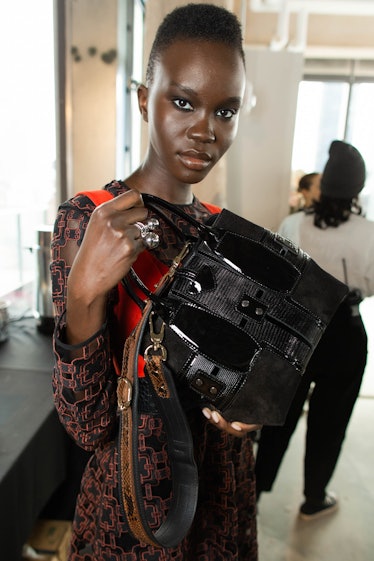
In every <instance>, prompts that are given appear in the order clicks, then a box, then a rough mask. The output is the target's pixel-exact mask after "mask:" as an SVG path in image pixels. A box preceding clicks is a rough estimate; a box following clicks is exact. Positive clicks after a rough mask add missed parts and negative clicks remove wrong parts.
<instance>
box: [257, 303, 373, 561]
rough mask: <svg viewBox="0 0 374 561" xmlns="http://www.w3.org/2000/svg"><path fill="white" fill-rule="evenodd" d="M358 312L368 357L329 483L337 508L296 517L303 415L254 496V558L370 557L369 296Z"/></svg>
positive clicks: (347, 560) (358, 560)
mask: <svg viewBox="0 0 374 561" xmlns="http://www.w3.org/2000/svg"><path fill="white" fill-rule="evenodd" d="M361 312H362V314H363V317H364V321H365V324H366V328H367V331H368V334H369V340H370V346H369V360H368V366H367V369H366V372H365V377H364V383H363V386H362V390H361V396H360V398H359V399H358V401H357V403H356V406H355V409H354V412H353V416H352V418H351V422H350V425H349V428H348V433H347V436H346V439H345V443H344V448H343V452H342V455H341V457H340V461H339V464H338V466H337V468H336V471H335V474H334V476H333V479H332V481H331V485H330V489H331V490H334V491H335V492H336V493H337V494H338V496H339V499H340V508H339V510H338V511H337V512H335V513H331V514H330V515H329V516H325V517H322V518H320V519H319V520H314V521H308V522H305V521H301V520H299V519H298V516H297V513H298V508H299V506H300V503H301V501H302V483H303V481H302V461H303V454H304V437H305V418H304V417H303V418H302V419H301V420H300V422H299V425H298V427H297V430H296V432H295V434H294V436H293V439H292V441H291V445H290V447H289V449H288V451H287V454H286V456H285V458H284V461H283V464H282V467H281V470H280V472H279V474H278V478H277V481H276V484H275V486H274V489H273V491H272V492H271V493H263V494H262V496H261V500H260V502H259V515H258V539H259V561H371V560H372V559H374V525H373V522H374V435H373V427H374V298H370V299H368V300H366V301H365V302H364V306H362V309H361Z"/></svg>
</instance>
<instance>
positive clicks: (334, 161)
mask: <svg viewBox="0 0 374 561" xmlns="http://www.w3.org/2000/svg"><path fill="white" fill-rule="evenodd" d="M329 156H330V157H329V159H328V160H327V163H326V165H325V169H324V170H323V174H322V178H321V193H322V194H323V195H326V196H327V197H331V198H334V199H353V198H354V197H357V195H358V194H359V192H360V191H361V189H362V188H363V186H364V185H365V179H366V171H365V162H364V160H363V158H362V156H361V154H360V152H359V151H358V150H357V148H355V147H354V146H352V145H351V144H347V143H346V142H342V141H341V140H333V142H332V143H331V145H330V149H329Z"/></svg>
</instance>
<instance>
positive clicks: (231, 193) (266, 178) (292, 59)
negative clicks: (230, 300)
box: [226, 47, 303, 230]
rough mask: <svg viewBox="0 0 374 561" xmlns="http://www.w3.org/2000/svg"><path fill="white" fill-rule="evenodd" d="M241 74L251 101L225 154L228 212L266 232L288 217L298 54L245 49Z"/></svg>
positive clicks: (299, 71)
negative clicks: (252, 96)
mask: <svg viewBox="0 0 374 561" xmlns="http://www.w3.org/2000/svg"><path fill="white" fill-rule="evenodd" d="M246 61H247V76H248V80H249V81H250V82H251V83H252V85H253V92H254V94H255V95H256V98H257V103H256V106H255V107H254V109H252V110H251V111H250V112H249V113H247V114H245V113H242V115H241V124H240V126H239V131H238V136H237V138H236V140H235V142H234V144H233V146H232V147H231V148H230V151H229V153H228V156H227V188H226V200H227V206H228V208H230V210H232V211H234V212H236V213H237V214H241V215H242V216H244V217H245V218H248V219H250V220H252V221H253V222H256V223H257V224H260V225H261V226H265V227H266V228H270V229H273V230H274V229H277V227H278V225H279V222H280V221H281V219H282V218H283V217H284V216H286V215H287V213H288V194H289V189H290V184H291V160H292V144H293V133H294V126H295V116H296V104H297V92H298V85H299V82H300V80H301V79H302V69H303V57H302V54H301V53H295V52H288V51H279V52H275V51H271V50H270V49H267V48H262V47H246Z"/></svg>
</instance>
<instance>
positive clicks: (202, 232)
mask: <svg viewBox="0 0 374 561" xmlns="http://www.w3.org/2000/svg"><path fill="white" fill-rule="evenodd" d="M142 198H143V202H144V204H145V206H146V207H147V208H148V209H150V210H153V212H155V213H156V214H157V215H158V216H160V217H161V218H162V219H163V220H165V222H167V223H168V224H169V226H171V227H172V228H173V229H174V230H175V232H177V234H179V236H180V237H181V239H182V240H183V241H187V240H192V241H197V240H198V239H199V238H202V239H204V240H211V241H214V242H215V241H217V235H216V232H215V229H214V228H213V227H212V226H209V225H208V224H204V222H199V221H198V220H196V219H195V218H193V216H190V215H189V214H187V213H186V212H184V210H182V209H181V208H180V207H179V206H178V205H174V204H172V203H169V202H168V201H165V200H164V199H160V198H159V197H156V196H155V195H149V194H148V193H142ZM160 207H161V208H164V209H166V210H169V211H170V212H172V213H173V214H176V215H177V216H179V217H180V218H182V219H183V220H184V221H185V222H187V223H189V224H191V225H192V226H193V227H194V228H195V229H196V230H197V232H198V236H194V235H192V234H191V235H187V236H186V235H184V234H183V232H182V231H181V229H180V228H178V226H177V225H176V224H175V222H173V220H171V219H170V218H169V217H168V216H167V215H166V214H165V213H163V212H162V211H161V210H160Z"/></svg>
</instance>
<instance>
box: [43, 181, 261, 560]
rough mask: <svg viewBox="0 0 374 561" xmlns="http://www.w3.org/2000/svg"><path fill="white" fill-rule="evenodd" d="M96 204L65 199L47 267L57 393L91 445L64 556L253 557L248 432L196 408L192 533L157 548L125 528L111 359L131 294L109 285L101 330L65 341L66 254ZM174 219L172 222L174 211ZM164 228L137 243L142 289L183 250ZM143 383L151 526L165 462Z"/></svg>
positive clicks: (197, 210) (69, 420) (134, 315)
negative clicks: (152, 241) (144, 245)
mask: <svg viewBox="0 0 374 561" xmlns="http://www.w3.org/2000/svg"><path fill="white" fill-rule="evenodd" d="M105 189H106V190H107V191H109V192H110V193H111V194H112V195H113V196H116V195H118V194H120V193H122V192H124V191H125V190H126V189H127V187H126V185H125V184H123V183H122V182H118V181H113V182H111V183H110V184H108V185H107V186H106V187H105ZM208 206H209V205H208ZM94 208H95V205H94V204H93V202H92V201H91V200H90V199H89V198H88V197H87V196H85V195H82V194H81V195H78V196H76V197H74V198H73V199H71V200H69V201H67V202H66V203H64V204H62V205H61V206H60V208H59V212H58V215H57V219H56V222H55V229H54V236H53V242H52V264H51V273H52V286H53V300H54V303H55V306H56V310H57V320H56V321H57V325H56V331H55V335H54V350H55V368H54V373H53V388H54V399H55V403H56V408H57V411H58V414H59V417H60V420H61V422H62V423H63V425H64V426H65V428H66V430H67V432H68V433H69V434H70V435H71V437H72V438H73V439H74V441H75V442H76V443H77V444H78V445H79V446H81V447H82V448H84V449H85V450H89V451H93V452H94V453H93V455H92V457H91V459H90V460H89V462H88V464H87V467H86V469H85V472H84V475H83V478H82V484H81V490H80V494H79V496H78V500H77V506H76V512H75V518H74V522H73V535H72V542H71V551H70V556H69V561H256V560H257V537H256V503H255V483H254V457H253V449H252V440H251V437H250V435H249V434H247V435H245V436H244V437H243V438H237V437H234V436H232V435H229V434H227V433H225V432H223V431H220V430H218V429H217V428H216V427H214V426H212V425H211V424H210V423H208V422H207V421H206V419H205V418H204V416H203V415H202V413H201V411H200V409H197V408H191V409H190V410H189V411H188V412H187V415H188V419H189V422H190V426H191V432H192V435H193V439H194V445H195V457H196V462H197V465H198V470H199V501H198V507H197V512H196V516H195V519H194V523H193V525H192V528H191V530H190V532H189V534H188V535H187V537H186V538H185V539H184V540H183V541H182V543H181V544H180V545H179V546H178V547H176V548H171V549H162V548H156V547H153V546H150V545H146V544H143V543H139V542H138V541H136V540H135V539H134V538H133V537H132V536H131V534H130V533H129V531H128V525H127V522H126V519H125V518H124V516H123V513H122V510H121V506H120V503H119V495H118V452H117V445H116V435H117V431H118V418H117V405H116V385H117V374H116V368H115V363H116V362H117V363H118V362H119V363H120V361H121V350H122V346H123V342H124V340H125V338H126V336H127V335H128V334H129V333H130V331H131V330H132V328H133V327H134V326H135V324H136V322H137V320H138V318H139V317H140V313H141V312H140V310H139V309H138V307H137V306H136V304H135V303H134V302H133V301H132V300H131V299H130V298H128V297H127V300H126V296H124V294H119V290H118V289H115V290H113V291H112V294H111V295H110V297H109V300H108V313H107V321H106V323H105V325H103V327H102V329H101V330H100V331H99V332H97V333H96V334H95V335H93V336H92V337H91V338H90V339H89V340H88V341H86V342H85V343H83V344H82V345H67V344H66V343H65V342H64V341H65V337H64V311H65V300H66V281H67V277H68V274H69V269H70V267H69V254H71V253H70V252H71V251H72V249H73V248H74V249H75V248H76V245H78V246H79V245H80V243H81V241H82V239H83V236H84V233H85V230H86V227H87V223H88V221H89V219H90V216H91V214H92V212H93V210H94ZM183 210H184V211H185V212H188V213H190V214H191V215H192V216H194V217H195V218H196V219H197V220H201V221H204V220H205V219H206V218H207V217H208V215H209V214H210V213H211V210H212V207H211V206H209V210H208V208H207V207H206V206H205V205H203V204H202V203H200V202H199V201H198V200H197V199H196V198H195V199H194V201H193V203H192V204H191V205H183ZM173 218H175V220H176V221H178V218H177V217H176V216H175V217H173ZM180 226H182V224H180ZM184 227H186V226H184ZM161 228H162V235H161V236H160V238H161V243H160V245H159V247H157V248H156V249H155V250H152V251H144V252H143V253H141V259H139V260H138V261H139V264H138V261H137V264H138V265H139V266H140V268H141V274H142V275H143V276H142V279H143V281H145V283H146V284H147V285H148V286H149V287H152V284H154V282H155V280H156V281H157V280H158V278H160V276H161V275H162V274H163V273H164V272H165V270H166V268H167V267H168V266H169V265H170V263H171V261H172V259H173V258H174V257H175V255H176V254H177V253H178V251H179V250H180V245H181V242H180V241H179V240H178V239H177V238H176V236H175V234H174V232H173V230H172V229H171V228H170V227H169V226H167V225H166V224H164V223H163V222H162V221H161ZM144 275H146V277H147V278H145V277H144ZM124 311H125V312H126V313H124ZM147 385H148V381H147V379H146V378H141V379H140V386H141V391H142V394H143V395H144V396H145V397H144V399H141V404H140V408H141V415H140V421H139V422H140V430H139V434H140V437H139V465H140V471H141V478H142V483H143V488H144V492H145V504H146V513H147V516H148V517H149V520H150V524H151V525H154V526H155V527H158V526H159V524H160V521H161V520H162V519H163V517H164V516H165V513H166V512H167V510H168V506H169V501H170V468H169V463H168V455H167V445H166V439H165V434H164V430H163V426H162V422H161V420H160V418H159V416H158V415H157V411H156V410H155V408H154V405H153V402H152V399H150V398H149V392H148V391H147ZM77 392H79V393H77ZM77 395H79V396H80V397H79V399H77ZM82 396H84V397H82Z"/></svg>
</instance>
